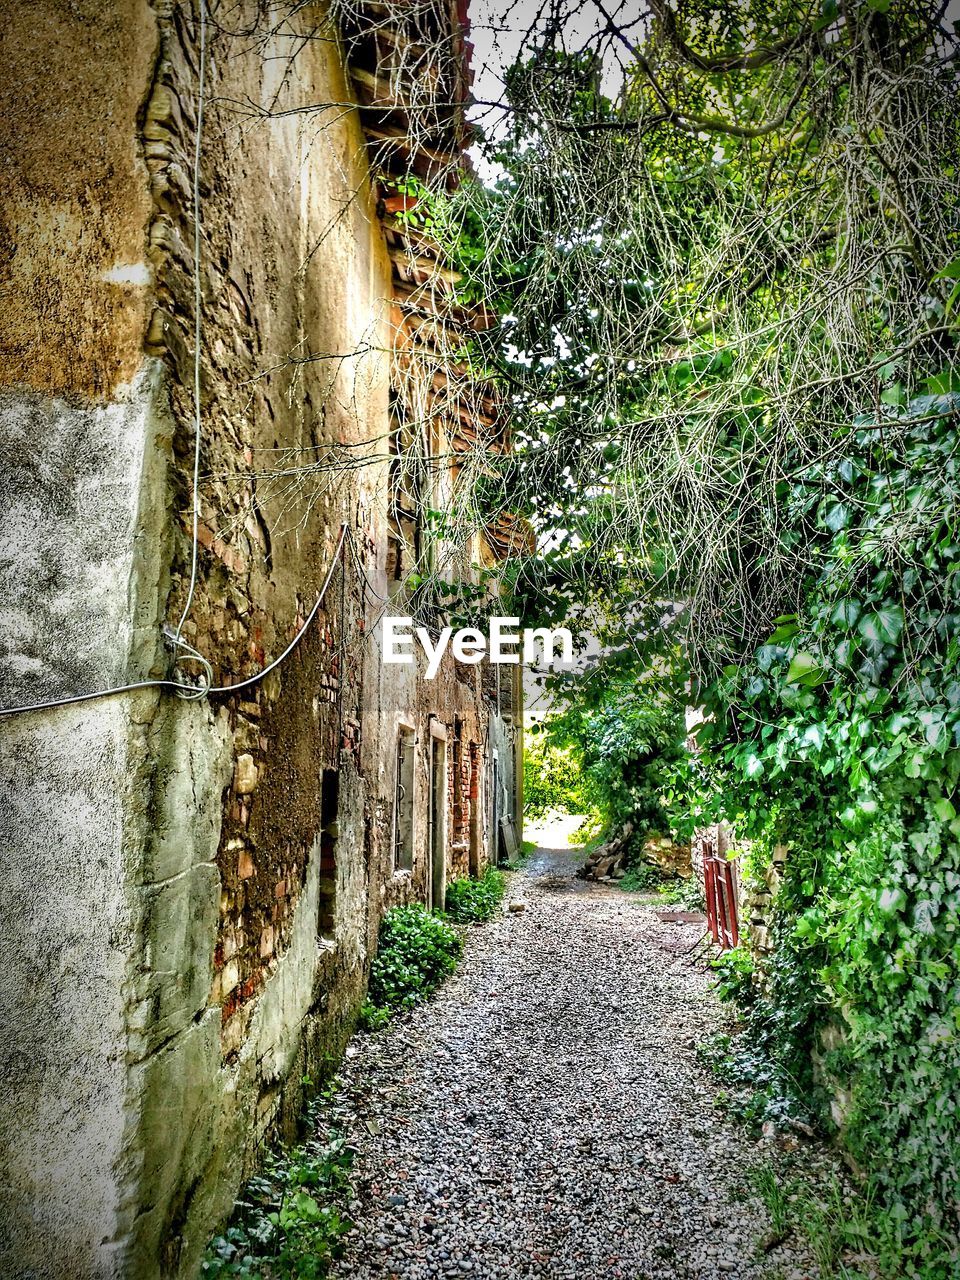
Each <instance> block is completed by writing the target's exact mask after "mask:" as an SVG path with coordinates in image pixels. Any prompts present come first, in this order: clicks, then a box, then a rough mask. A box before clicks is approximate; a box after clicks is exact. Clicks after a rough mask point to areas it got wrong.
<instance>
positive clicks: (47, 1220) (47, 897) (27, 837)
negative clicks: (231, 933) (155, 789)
mask: <svg viewBox="0 0 960 1280" xmlns="http://www.w3.org/2000/svg"><path fill="white" fill-rule="evenodd" d="M160 375H161V371H160V370H159V369H158V368H157V367H156V366H155V365H153V366H151V367H147V368H145V369H144V371H143V373H142V374H141V376H140V377H139V378H138V379H137V381H136V382H135V383H134V384H133V385H132V386H129V387H126V388H122V389H120V390H119V391H118V393H117V396H116V399H115V400H114V402H113V403H112V404H110V405H107V406H104V407H100V408H86V407H70V406H68V405H67V404H66V403H64V402H63V401H60V400H50V399H42V398H40V397H37V396H36V395H34V394H32V393H25V392H14V391H11V390H7V391H5V392H3V393H2V395H0V438H2V441H3V445H2V451H3V457H2V462H0V489H2V492H0V506H2V508H3V509H4V511H5V512H6V517H5V520H4V525H3V530H2V535H0V599H2V600H3V602H4V605H3V623H2V626H0V633H2V635H3V638H4V645H5V647H6V648H7V653H6V655H5V660H4V662H3V664H2V677H0V686H2V687H0V697H2V702H3V705H5V706H10V705H17V704H20V703H23V702H29V701H36V700H42V699H44V698H57V697H61V696H64V695H68V694H72V693H75V692H78V691H83V690H88V689H92V688H98V687H103V686H104V685H110V684H112V683H115V682H117V681H125V680H127V679H130V678H136V677H137V676H140V675H145V674H146V673H147V672H148V671H149V670H150V669H151V668H153V667H154V666H155V665H156V662H157V657H158V652H157V649H158V646H157V635H158V632H157V628H156V625H155V620H156V615H157V603H158V598H159V595H160V592H161V587H162V583H163V576H164V575H163V554H162V549H163V520H164V517H165V511H164V502H163V495H164V487H163V471H162V468H160V467H158V465H157V462H158V459H160V458H161V457H162V442H163V440H164V439H166V440H169V425H170V424H169V415H168V413H167V412H166V404H165V396H164V393H163V389H162V378H161V376H160ZM148 620H149V623H150V624H152V625H148ZM155 706H156V695H154V694H141V695H138V696H137V697H136V699H133V698H130V699H123V698H116V699H111V700H109V701H104V702H102V703H97V704H88V705H85V706H83V705H81V706H77V707H70V708H64V709H61V710H59V711H53V712H47V713H36V714H32V715H29V716H25V717H23V718H18V719H16V720H12V721H4V722H3V723H2V739H0V857H2V860H3V861H2V866H0V893H2V895H3V903H2V905H3V918H4V928H3V929H2V930H0V1010H2V1016H0V1024H2V1028H3V1035H2V1036H0V1055H3V1056H4V1057H5V1058H6V1061H4V1062H3V1064H2V1067H0V1070H2V1071H3V1078H4V1079H5V1080H7V1081H9V1086H10V1087H9V1088H8V1089H6V1090H5V1091H4V1093H3V1095H2V1097H0V1142H2V1145H3V1149H4V1156H5V1165H6V1167H7V1168H8V1169H9V1171H10V1172H9V1173H8V1174H7V1175H6V1176H5V1178H4V1179H3V1183H2V1185H3V1193H4V1197H5V1199H6V1200H7V1201H8V1203H6V1204H5V1205H4V1206H3V1208H2V1210H0V1220H2V1221H3V1223H4V1224H5V1230H4V1233H3V1236H2V1238H0V1273H2V1274H4V1275H10V1276H21V1275H22V1276H63V1275H72V1274H77V1275H101V1274H102V1275H112V1274H122V1270H121V1269H119V1268H120V1262H119V1251H120V1245H119V1241H120V1239H121V1237H122V1221H123V1205H122V1201H123V1188H122V1178H121V1177H120V1176H118V1169H119V1167H120V1166H121V1165H122V1163H123V1162H124V1160H125V1159H126V1155H125V1152H126V1149H127V1146H128V1143H129V1134H130V1126H131V1123H132V1115H131V1111H130V1105H129V1097H128V1094H127V1085H126V1078H125V1077H126V1071H125V1064H126V1059H127V1054H128V1030H129V1029H128V1018H129V1016H130V1014H131V1012H132V1008H133V1003H134V1000H135V993H134V991H133V989H132V986H131V968H130V957H131V952H132V950H133V946H134V939H135V937H136V936H137V934H138V931H139V929H140V914H141V904H140V903H138V901H137V894H136V885H137V884H138V882H139V880H140V877H141V866H142V859H143V849H144V841H145V833H146V831H147V829H148V826H149V820H150V815H149V792H148V791H146V790H145V789H144V788H143V785H142V784H143V781H144V768H145V767H146V764H147V758H148V750H147V746H146V733H147V730H148V726H149V724H150V720H151V717H152V715H153V712H154V709H155ZM143 964H144V968H145V969H148V968H149V965H150V960H149V957H144V959H143Z"/></svg>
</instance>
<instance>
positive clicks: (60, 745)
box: [0, 0, 519, 1280]
mask: <svg viewBox="0 0 960 1280" xmlns="http://www.w3.org/2000/svg"><path fill="white" fill-rule="evenodd" d="M2 7H3V18H4V22H5V27H6V30H7V32H8V35H9V36H10V47H11V48H12V51H13V55H12V56H13V66H12V75H8V76H7V77H6V79H5V82H4V85H3V87H2V93H3V95H4V97H5V99H6V100H5V101H4V103H3V104H2V106H3V108H4V110H2V111H0V120H2V123H0V155H2V156H3V159H4V163H5V173H6V174H7V177H8V182H7V189H6V192H5V200H4V203H5V205H6V214H7V216H8V218H9V219H10V225H11V227H12V228H13V236H12V240H11V244H12V246H13V251H12V252H11V254H10V257H9V260H8V262H7V264H6V273H5V283H6V284H7V285H9V286H11V297H12V299H13V300H12V302H11V304H10V305H9V309H8V310H9V315H10V317H11V324H10V326H9V329H8V334H7V337H6V339H5V343H4V349H3V352H2V354H0V385H2V390H0V422H2V439H0V447H2V450H3V454H2V461H3V464H4V465H3V468H2V474H0V483H2V484H3V486H4V490H5V492H4V493H3V495H2V497H3V505H4V509H5V512H6V514H5V518H4V523H3V532H2V554H0V573H2V575H3V578H2V583H0V598H2V599H3V601H4V606H3V609H4V617H3V626H2V628H0V635H2V642H3V644H4V646H5V654H4V657H5V661H4V664H3V685H2V704H3V706H5V707H9V706H18V705H22V704H25V703H34V702H43V701H46V700H49V699H56V698H61V697H69V696H72V695H75V694H78V693H86V692H91V691H94V690H97V689H104V688H110V687H113V686H116V685H121V684H124V683H126V682H129V681H139V680H144V679H156V678H163V677H167V676H169V675H170V673H171V668H172V664H173V661H174V659H175V658H176V657H177V654H176V653H175V652H174V650H173V649H172V648H171V646H170V644H169V642H166V641H165V640H164V637H163V625H164V623H168V624H169V623H174V624H175V623H176V622H177V620H178V619H179V618H180V616H181V613H182V612H183V610H184V608H185V606H186V604H187V600H188V596H190V594H191V593H190V589H189V584H190V579H191V576H192V568H193V537H192V534H193V500H194V494H193V484H192V477H193V464H194V455H193V449H194V441H195V438H196V437H195V429H196V423H195V404H194V399H193V385H194V375H195V372H196V370H195V365H194V359H195V352H196V350H197V346H196V343H195V337H194V328H195V323H196V319H197V316H196V311H195V303H194V289H195V281H194V261H193V246H194V237H195V234H196V233H197V230H198V228H197V225H196V223H195V220H194V211H193V201H194V191H193V173H194V160H193V153H194V146H195V143H196V136H197V124H198V99H197V89H198V79H199V65H200V54H199V44H200V41H199V35H200V33H199V28H198V14H197V10H196V8H195V7H194V6H193V5H191V4H190V3H188V2H186V0H182V2H181V0H177V2H173V0H157V2H156V3H155V4H154V5H153V6H150V5H148V4H146V3H137V2H135V0H107V2H106V3H99V2H98V3H96V4H93V3H90V4H85V3H83V0H81V2H80V3H73V2H71V3H69V4H68V3H66V0H40V2H39V3H37V4H36V5H32V6H28V7H24V6H19V5H13V4H9V3H8V4H4V5H3V6H2ZM294 21H295V22H296V23H297V24H298V25H297V26H295V27H294V26H291V25H290V24H291V23H292V22H294ZM323 23H324V14H323V11H322V10H321V9H320V8H313V7H306V8H303V9H301V10H300V11H299V12H298V14H297V17H296V19H291V18H290V16H289V6H276V7H271V6H264V5H262V4H258V3H256V2H255V0H250V2H249V3H243V4H240V5H237V6H234V7H233V8H232V10H231V24H230V27H229V29H228V28H227V27H226V26H225V25H220V24H219V23H211V24H210V25H209V27H208V30H207V41H206V73H205V89H206V102H205V106H204V128H203V134H202V140H201V143H202V145H201V164H200V168H199V199H200V210H201V221H200V226H199V241H200V259H199V277H200V278H199V287H200V294H201V299H202V303H201V313H200V321H201V325H200V344H199V352H200V365H199V378H200V388H201V396H200V405H199V425H200V441H201V451H200V467H199V475H200V483H199V490H198V492H199V507H200V511H199V521H198V539H197V547H198V549H197V563H196V568H197V573H196V587H195V590H194V591H193V593H192V597H191V598H190V608H189V610H188V611H187V614H186V620H185V622H184V625H183V636H184V638H185V639H186V640H187V641H188V642H189V644H190V645H192V646H193V647H194V648H195V649H196V650H197V651H198V652H200V653H201V654H203V655H204V657H205V658H206V659H207V660H208V661H209V663H210V665H211V667H212V671H213V682H214V684H215V685H216V686H224V687H225V691H224V692H222V693H215V694H212V695H210V696H209V697H206V698H201V699H198V700H193V701H191V700H185V699H181V698H179V697H177V696H175V695H173V694H171V692H170V691H169V690H166V691H159V690H156V689H145V690H142V691H138V692H134V693H122V694H117V695H115V696H113V697H109V698H100V699H97V700H94V701H90V702H83V703H79V704H76V705H71V706H66V707H62V708H58V709H49V710H43V711H37V712H34V713H30V714H27V715H23V716H18V717H16V718H13V719H10V720H4V721H0V732H2V735H3V737H2V746H0V856H2V857H3V859H4V863H3V867H2V882H0V892H2V895H3V899H2V901H3V905H4V907H5V912H4V920H5V928H4V930H3V931H2V933H0V1009H2V1012H3V1027H4V1035H3V1037H2V1038H0V1053H2V1054H4V1055H5V1061H4V1062H3V1067H4V1078H5V1079H8V1080H10V1081H12V1085H13V1090H12V1093H11V1094H9V1095H7V1096H5V1097H4V1098H3V1101H2V1102H0V1137H2V1141H3V1144H4V1147H5V1155H6V1157H7V1164H8V1168H10V1169H11V1171H12V1172H11V1174H10V1175H9V1178H8V1180H6V1185H5V1187H4V1192H5V1193H6V1195H7V1198H8V1200H9V1203H8V1204H5V1205H4V1206H2V1209H0V1221H2V1222H3V1224H4V1225H3V1229H2V1234H0V1273H2V1274H3V1275H9V1276H11V1277H28V1276H29V1277H47V1276H50V1277H54V1276H56V1277H62V1276H66V1275H70V1276H76V1277H77V1278H78V1280H85V1278H86V1277H113V1276H116V1277H135V1278H136V1280H150V1277H153V1276H161V1275H162V1276H190V1275H193V1274H195V1271H196V1267H197V1263H198V1259H199V1256H200V1253H201V1252H202V1249H203V1247H204V1245H205V1243H206V1239H207V1237H208V1234H209V1232H210V1229H211V1227H212V1226H213V1225H215V1224H216V1223H217V1222H218V1221H219V1220H222V1218H223V1216H224V1214H225V1213H226V1212H227V1210H228V1209H229V1206H230V1204H231V1203H232V1200H233V1198H234V1195H235V1192H236V1189H237V1187H238V1185H239V1183H240V1181H241V1179H242V1177H244V1176H245V1175H246V1174H248V1173H249V1172H250V1171H251V1170H252V1168H253V1167H254V1164H255V1161H256V1158H257V1151H258V1146H259V1144H260V1142H261V1140H262V1139H263V1138H264V1136H265V1135H268V1134H270V1133H273V1132H276V1131H277V1130H285V1131H286V1132H288V1133H289V1132H290V1131H291V1126H292V1124H293V1121H294V1118H295V1116H296V1113H297V1110H298V1107H299V1102H300V1099H299V1092H298V1084H297V1082H298V1081H299V1080H300V1079H301V1077H303V1076H304V1075H305V1074H311V1075H318V1074H320V1073H322V1071H323V1069H324V1066H325V1063H327V1062H328V1060H329V1058H330V1057H331V1056H333V1055H335V1054H336V1053H337V1052H338V1050H339V1047H340V1046H341V1045H342V1043H343V1041H344V1039H345V1037H346V1036H347V1035H348V1034H349V1032H350V1030H351V1028H352V1025H353V1020H354V1017H355V1012H356V1009H357V1007H358V1004H359V1002H360V999H361V997H362V992H363V988H364V983H365V977H366V972H367V965H368V962H369V958H370V954H371V951H372V948H373V947H374V945H375V939H376V932H377V926H378V922H379V919H380V916H381V914H382V912H383V910H385V909H386V908H387V907H389V906H390V905H393V904H395V903H398V902H403V901H409V900H412V899H417V900H429V899H430V898H431V896H432V897H434V898H436V896H437V892H438V890H437V887H436V881H435V879H434V876H433V874H432V871H433V868H432V866H431V851H430V848H429V847H428V831H427V825H428V824H427V814H428V812H429V799H430V797H429V790H430V786H431V776H430V767H431V759H432V758H433V759H434V761H435V763H436V761H438V760H441V759H442V761H443V767H444V769H445V773H444V778H443V796H444V808H445V817H444V823H443V828H444V837H445V839H444V843H443V848H442V850H441V851H440V853H441V884H440V888H439V892H441V893H442V880H443V879H449V878H452V877H453V876H455V875H464V874H467V873H468V872H469V871H471V870H473V871H477V870H480V869H482V867H483V865H485V863H486V861H487V860H488V859H489V858H490V857H491V856H493V857H495V856H496V852H495V851H496V833H495V831H494V819H493V803H494V802H493V795H494V785H493V769H494V750H496V752H497V758H498V786H499V787H500V788H501V789H502V790H503V793H504V796H507V797H509V796H511V795H512V796H513V800H512V802H509V803H511V804H512V810H513V811H514V812H516V811H517V804H518V800H517V787H518V785H519V783H518V780H517V770H516V747H517V743H516V741H515V738H516V732H517V731H516V730H513V729H510V728H509V727H508V726H506V725H505V723H504V721H503V720H502V718H501V717H500V714H499V708H498V707H497V706H496V705H495V704H494V703H493V702H492V701H491V700H490V698H489V697H485V696H484V691H483V678H484V677H483V674H482V672H481V671H480V670H479V669H478V668H473V667H471V668H469V669H467V668H459V669H458V668H457V666H456V664H455V663H453V661H452V659H451V658H450V657H449V655H448V656H447V657H446V658H445V660H444V663H443V665H442V667H441V670H440V673H439V674H438V677H437V679H436V680H433V681H427V680H425V679H424V678H423V671H422V667H421V668H403V667H386V666H385V665H384V664H383V663H382V661H381V653H380V642H379V635H378V631H377V627H376V622H377V619H378V616H379V615H380V614H381V613H382V612H383V608H384V603H383V602H384V601H385V600H386V599H387V597H388V589H387V577H386V566H387V527H388V500H389V495H388V488H389V486H388V467H389V459H388V453H389V451H388V449H387V447H386V439H387V434H388V431H389V425H388V424H389V403H388V402H389V395H390V387H389V381H390V374H389V365H390V359H389V345H390V331H389V315H390V307H391V305H392V296H391V295H392V282H391V265H390V261H389V258H388V255H387V251H386V248H385V245H384V241H383V235H382V232H381V228H380V224H379V222H378V220H377V216H376V212H377V211H376V198H375V195H376V193H375V190H374V187H373V185H372V183H371V174H370V166H369V158H368V154H367V148H366V141H365V138H364V136H363V134H362V132H361V129H360V122H359V120H358V118H357V116H356V113H355V112H353V111H352V110H350V109H345V108H344V105H343V104H345V103H349V101H350V90H349V88H348V85H347V83H346V81H345V78H344V74H343V70H342V68H341V63H340V55H339V51H338V49H337V46H336V43H335V41H332V40H330V39H329V38H327V37H328V36H329V34H330V33H329V30H328V29H326V28H325V27H324V26H323ZM321 37H323V38H321ZM294 47H295V48H296V49H297V55H296V58H295V59H293V60H292V59H291V57H290V52H291V49H292V48H294ZM324 104H332V105H328V106H324ZM344 527H345V528H346V529H347V530H348V531H349V540H348V541H346V542H345V543H344V544H343V545H342V548H341V551H340V554H339V557H338V556H337V554H336V550H337V546H338V541H339V539H340V534H341V530H342V529H343V528H344ZM331 568H332V575H331V577H330V583H329V588H328V591H327V594H326V596H325V597H324V600H323V604H322V607H321V609H320V611H319V613H318V614H317V616H316V618H315V619H314V621H313V623H312V624H311V626H310V627H309V628H308V629H307V630H306V631H305V632H304V633H303V638H302V641H301V642H300V643H299V645H298V647H297V648H296V649H295V651H294V652H293V654H292V655H291V656H290V657H289V659H288V660H287V661H285V662H284V663H283V664H282V665H281V666H280V667H278V668H277V669H276V670H275V671H273V672H272V673H271V674H269V675H268V676H267V677H266V678H265V679H263V680H258V681H256V682H254V683H251V684H249V685H246V686H245V687H242V688H238V689H237V692H236V693H233V694H231V693H230V689H231V688H233V687H235V686H237V685H240V684H241V683H242V682H244V681H245V680H247V679H249V678H250V677H253V676H255V675H256V673H258V672H259V671H261V670H262V669H263V667H264V665H265V664H266V663H268V662H269V661H270V660H272V659H273V658H275V657H276V656H277V655H278V654H279V653H280V652H281V651H282V650H283V649H284V648H285V647H286V645H287V644H288V643H289V642H290V641H291V640H292V639H293V638H294V637H295V636H296V635H297V634H298V633H299V632H300V631H301V629H302V628H303V626H304V622H305V620H306V618H307V616H308V614H309V613H310V611H311V609H312V608H313V605H314V602H315V601H316V599H317V595H318V592H319V590H320V587H321V584H322V583H323V581H324V579H325V578H326V576H327V574H328V571H330V570H331ZM181 658H182V655H181ZM180 670H181V671H183V672H186V673H193V672H196V671H197V667H196V666H195V665H191V664H190V663H187V662H183V661H181V663H180ZM488 684H489V680H488ZM401 723H408V724H410V725H412V726H413V728H414V731H415V739H416V760H415V774H414V776H415V804H414V820H415V832H414V836H415V838H414V849H415V856H414V859H413V867H412V869H411V870H409V871H404V870H398V869H397V868H396V867H395V865H394V840H393V821H394V813H393V808H394V797H395V789H396V774H395V764H396V757H395V749H396V734H397V730H398V726H399V725H400V724H401ZM434 740H440V741H442V742H444V743H445V748H444V751H443V752H442V753H438V754H437V755H435V756H433V757H432V756H431V743H432V742H433V741H434ZM504 803H508V801H504ZM438 905H439V904H438Z"/></svg>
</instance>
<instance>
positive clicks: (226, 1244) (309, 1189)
mask: <svg viewBox="0 0 960 1280" xmlns="http://www.w3.org/2000/svg"><path fill="white" fill-rule="evenodd" d="M322 1105H323V1099H322V1098H321V1099H319V1100H318V1101H317V1102H316V1103H315V1104H313V1105H312V1106H311V1107H309V1108H308V1109H307V1114H306V1117H305V1120H306V1125H307V1127H308V1130H309V1131H310V1132H311V1133H313V1132H314V1131H315V1130H317V1129H318V1127H319V1126H320V1124H321V1116H320V1114H319V1111H320V1107H321V1106H322ZM351 1161H352V1155H351V1152H350V1150H349V1148H348V1147H347V1146H346V1143H345V1140H344V1139H343V1138H342V1137H340V1136H338V1135H336V1134H329V1133H328V1134H326V1136H321V1134H319V1133H318V1134H317V1135H316V1136H314V1137H311V1138H308V1139H307V1140H306V1141H305V1142H303V1143H301V1144H299V1145H297V1146H293V1147H289V1148H285V1149H281V1150H279V1151H274V1152H271V1153H270V1154H269V1155H268V1157H267V1159H266V1161H265V1163H264V1167H263V1170H262V1172H261V1173H258V1174H257V1175H256V1177H253V1178H251V1179H250V1181H249V1182H248V1183H247V1184H246V1186H245V1187H244V1188H243V1190H242V1191H241V1194H240V1198H239V1199H238V1201H237V1203H236V1206H235V1207H234V1212H233V1217H232V1218H231V1221H230V1224H229V1225H228V1226H227V1228H226V1229H225V1230H224V1232H223V1234H222V1235H219V1236H217V1237H216V1238H215V1239H214V1240H213V1241H211V1243H210V1245H209V1247H208V1249H207V1252H206V1254H205V1256H204V1260H203V1264H202V1267H201V1275H203V1276H204V1277H205V1278H209V1280H223V1277H227V1276H240V1277H243V1276H248V1277H260V1278H261V1280H321V1278H322V1277H324V1276H326V1275H327V1274H328V1272H329V1269H330V1264H331V1262H333V1261H334V1260H335V1259H336V1258H338V1257H339V1256H340V1253H341V1248H342V1238H343V1236H344V1235H345V1234H346V1232H347V1231H348V1230H349V1229H350V1225H351V1224H350V1221H349V1219H348V1218H346V1217H345V1216H344V1214H343V1209H342V1206H343V1204H344V1202H345V1200H346V1199H347V1193H348V1190H349V1173H350V1166H351Z"/></svg>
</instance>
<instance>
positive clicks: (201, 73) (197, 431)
mask: <svg viewBox="0 0 960 1280" xmlns="http://www.w3.org/2000/svg"><path fill="white" fill-rule="evenodd" d="M199 4H200V65H199V69H198V73H197V74H198V81H199V82H198V84H197V129H196V133H195V135H194V144H193V312H194V314H193V540H192V547H191V551H190V586H189V588H188V589H187V598H186V601H185V602H184V606H183V612H182V613H181V615H180V621H179V622H178V623H177V627H176V631H175V632H174V635H173V643H174V645H176V646H177V647H179V646H180V637H181V632H182V631H183V624H184V623H185V622H186V620H187V617H188V615H189V613H190V607H191V605H192V604H193V597H194V594H195V592H196V589H197V567H198V563H199V559H200V555H199V534H200V439H201V422H200V381H201V359H200V343H201V340H202V337H203V284H202V280H201V271H200V255H201V250H202V230H201V222H200V153H201V145H202V140H203V108H204V91H205V82H206V74H207V4H206V0H199Z"/></svg>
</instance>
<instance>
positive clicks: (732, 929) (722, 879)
mask: <svg viewBox="0 0 960 1280" xmlns="http://www.w3.org/2000/svg"><path fill="white" fill-rule="evenodd" d="M703 885H704V891H705V893H706V899H707V928H708V929H709V930H710V933H711V934H712V935H713V940H714V942H715V943H716V944H717V945H718V946H719V948H720V950H721V951H729V950H730V949H731V948H732V947H735V946H736V945H737V943H738V942H739V941H740V922H739V920H738V918H737V868H736V863H734V862H731V860H730V859H729V858H725V857H723V856H722V854H719V853H718V852H717V848H716V845H715V844H714V842H713V841H712V840H704V842H703Z"/></svg>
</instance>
